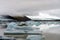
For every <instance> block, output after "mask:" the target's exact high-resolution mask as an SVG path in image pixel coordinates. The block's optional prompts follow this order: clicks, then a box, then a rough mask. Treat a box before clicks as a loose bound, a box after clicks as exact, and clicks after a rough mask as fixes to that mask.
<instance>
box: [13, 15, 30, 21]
mask: <svg viewBox="0 0 60 40" xmlns="http://www.w3.org/2000/svg"><path fill="white" fill-rule="evenodd" d="M13 19H14V20H17V21H29V20H31V19H29V18H27V17H26V16H23V17H21V16H17V17H13Z"/></svg>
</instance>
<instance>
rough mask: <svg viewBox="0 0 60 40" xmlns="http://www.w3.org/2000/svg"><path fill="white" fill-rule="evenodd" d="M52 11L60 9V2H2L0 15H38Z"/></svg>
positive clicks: (5, 0) (27, 0) (0, 0)
mask: <svg viewBox="0 0 60 40" xmlns="http://www.w3.org/2000/svg"><path fill="white" fill-rule="evenodd" d="M52 9H60V0H0V14H4V15H6V14H8V15H22V14H23V15H26V14H32V15H33V14H34V15H37V13H38V11H44V10H52ZM52 14H53V13H52ZM55 14H56V13H55ZM58 14H59V13H58Z"/></svg>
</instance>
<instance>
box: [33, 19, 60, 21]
mask: <svg viewBox="0 0 60 40" xmlns="http://www.w3.org/2000/svg"><path fill="white" fill-rule="evenodd" d="M33 21H60V20H58V19H56V20H33Z"/></svg>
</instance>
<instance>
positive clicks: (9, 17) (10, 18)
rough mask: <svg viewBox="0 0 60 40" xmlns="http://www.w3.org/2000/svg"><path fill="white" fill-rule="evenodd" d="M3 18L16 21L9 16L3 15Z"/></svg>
mask: <svg viewBox="0 0 60 40" xmlns="http://www.w3.org/2000/svg"><path fill="white" fill-rule="evenodd" d="M3 17H5V18H8V19H14V18H13V17H11V16H9V15H3Z"/></svg>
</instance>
